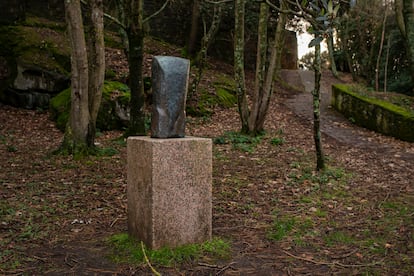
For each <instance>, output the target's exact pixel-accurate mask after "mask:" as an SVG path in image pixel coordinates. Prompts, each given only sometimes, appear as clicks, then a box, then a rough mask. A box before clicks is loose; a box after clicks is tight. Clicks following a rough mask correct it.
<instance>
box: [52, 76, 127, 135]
mask: <svg viewBox="0 0 414 276" xmlns="http://www.w3.org/2000/svg"><path fill="white" fill-rule="evenodd" d="M70 93H71V90H70V88H68V89H66V90H64V91H62V92H61V93H59V94H58V95H57V96H55V97H54V98H52V99H51V101H50V112H51V116H52V119H53V120H54V121H55V122H56V126H57V127H58V128H59V129H60V130H62V131H64V130H65V127H66V123H67V122H68V119H69V113H70V105H71V102H70ZM130 98H131V93H130V91H129V87H128V86H127V85H125V84H123V83H120V82H116V81H105V83H104V89H103V94H102V102H101V107H100V109H99V113H98V118H97V120H96V127H97V128H98V129H99V130H101V131H102V130H114V129H118V130H123V129H124V128H126V127H127V126H128V124H129V110H130V109H129V101H130Z"/></svg>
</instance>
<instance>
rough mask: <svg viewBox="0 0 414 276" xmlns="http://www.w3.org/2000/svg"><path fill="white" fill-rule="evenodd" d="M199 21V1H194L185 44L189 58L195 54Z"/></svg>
mask: <svg viewBox="0 0 414 276" xmlns="http://www.w3.org/2000/svg"><path fill="white" fill-rule="evenodd" d="M199 20H200V0H194V2H193V12H192V14H191V30H190V37H189V39H188V44H187V52H188V55H189V56H191V57H192V56H194V54H195V52H196V42H197V37H198V29H199Z"/></svg>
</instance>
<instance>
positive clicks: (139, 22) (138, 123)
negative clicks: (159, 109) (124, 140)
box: [126, 0, 146, 136]
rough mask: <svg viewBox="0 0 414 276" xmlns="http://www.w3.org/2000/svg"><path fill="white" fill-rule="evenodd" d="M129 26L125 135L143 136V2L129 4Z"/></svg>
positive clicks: (134, 1) (138, 0)
mask: <svg viewBox="0 0 414 276" xmlns="http://www.w3.org/2000/svg"><path fill="white" fill-rule="evenodd" d="M128 8H129V12H130V16H129V17H128V18H129V20H130V22H129V23H130V26H129V28H128V30H127V33H128V40H129V58H128V60H129V63H128V65H129V85H130V89H131V101H130V103H131V107H130V108H131V110H130V123H129V128H128V130H127V133H126V135H127V136H130V135H145V134H146V132H145V118H144V110H143V109H144V101H145V98H144V85H143V72H142V63H143V51H144V25H143V0H131V1H130V2H129V7H128Z"/></svg>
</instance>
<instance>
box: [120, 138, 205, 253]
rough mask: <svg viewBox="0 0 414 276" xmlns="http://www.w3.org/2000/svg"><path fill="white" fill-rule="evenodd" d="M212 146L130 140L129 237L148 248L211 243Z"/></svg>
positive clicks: (195, 142)
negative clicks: (207, 241) (208, 241)
mask: <svg viewBox="0 0 414 276" xmlns="http://www.w3.org/2000/svg"><path fill="white" fill-rule="evenodd" d="M211 152H212V142H211V140H210V139H204V138H195V137H186V138H177V139H154V138H149V137H130V138H128V191H127V196H128V231H129V234H130V235H131V236H132V237H134V238H136V239H137V240H139V241H143V242H144V243H145V244H146V245H147V246H148V247H149V248H151V249H158V248H161V247H164V246H168V247H176V246H179V245H183V244H188V243H200V242H204V241H206V240H208V239H210V238H211V221H212V201H211V198H212V195H211V190H212V155H211Z"/></svg>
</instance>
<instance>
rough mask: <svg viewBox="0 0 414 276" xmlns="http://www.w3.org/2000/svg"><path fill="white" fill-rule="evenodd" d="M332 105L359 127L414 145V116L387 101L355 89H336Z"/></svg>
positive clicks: (334, 87) (334, 89) (345, 86)
mask: <svg viewBox="0 0 414 276" xmlns="http://www.w3.org/2000/svg"><path fill="white" fill-rule="evenodd" d="M332 106H333V107H334V108H335V109H336V110H338V111H339V112H341V113H342V114H344V115H345V116H346V117H347V118H350V119H352V121H353V122H355V123H356V124H357V125H360V126H362V127H366V128H368V129H371V130H374V131H377V132H380V133H383V134H386V135H390V136H393V137H396V138H398V139H401V140H405V141H410V142H414V113H413V112H411V111H410V110H407V109H405V108H402V107H400V106H397V105H394V104H392V103H389V102H387V101H383V100H380V99H376V98H372V97H367V96H365V95H361V94H360V93H357V92H355V91H353V90H352V87H351V86H348V85H344V84H335V85H333V86H332Z"/></svg>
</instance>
